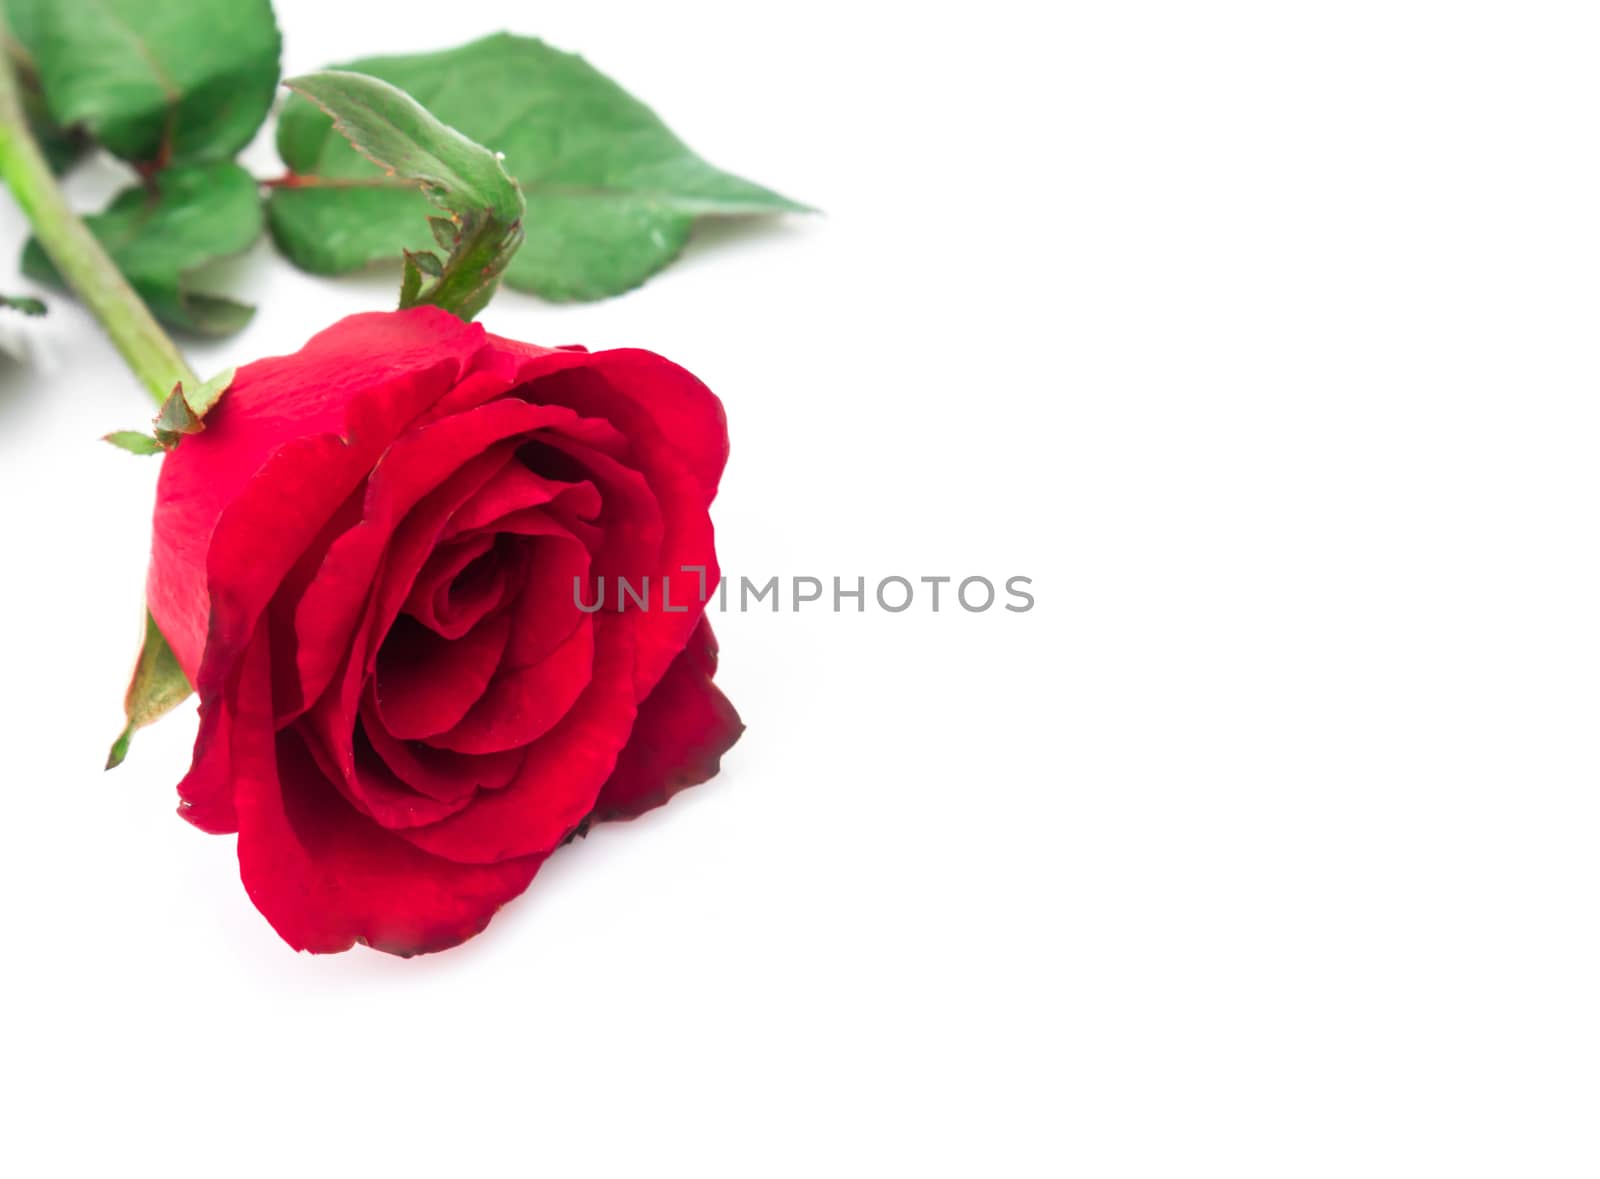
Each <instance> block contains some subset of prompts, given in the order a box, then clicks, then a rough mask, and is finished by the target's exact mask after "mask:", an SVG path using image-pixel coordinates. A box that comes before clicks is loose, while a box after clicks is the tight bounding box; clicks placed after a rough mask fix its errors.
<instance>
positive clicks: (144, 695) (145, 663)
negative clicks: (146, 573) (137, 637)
mask: <svg viewBox="0 0 1600 1179" xmlns="http://www.w3.org/2000/svg"><path fill="white" fill-rule="evenodd" d="M193 690H194V689H193V688H191V687H190V686H189V681H188V680H187V679H185V678H184V675H183V668H181V667H179V666H178V658H177V656H175V655H174V654H173V653H172V648H171V647H170V646H169V645H168V644H167V639H166V636H165V635H163V634H162V633H161V630H160V628H159V627H157V626H156V620H155V619H154V618H152V617H150V614H149V612H148V611H146V613H145V616H144V644H143V645H142V646H141V647H140V649H139V662H138V663H137V664H136V665H135V666H134V669H133V682H132V683H130V684H129V685H128V695H127V698H126V700H125V701H124V705H123V711H124V712H125V713H126V714H127V717H128V724H127V727H126V728H124V729H123V730H122V732H121V733H120V734H119V735H118V737H117V739H116V741H114V742H113V743H112V745H111V755H110V756H109V757H107V758H106V769H108V770H112V769H115V768H116V767H117V766H119V765H121V764H122V760H123V758H125V757H127V756H128V743H129V742H130V741H132V740H133V735H134V733H136V732H138V731H139V730H140V729H142V728H144V727H145V726H146V725H148V724H151V723H153V722H155V721H157V720H160V719H161V718H162V717H163V716H165V715H166V714H167V713H169V712H171V711H172V710H173V709H174V708H176V707H177V706H178V705H179V704H182V703H183V701H184V699H185V698H186V697H187V696H188V695H189V693H190V692H192V691H193Z"/></svg>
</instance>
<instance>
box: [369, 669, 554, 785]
mask: <svg viewBox="0 0 1600 1179" xmlns="http://www.w3.org/2000/svg"><path fill="white" fill-rule="evenodd" d="M360 719H361V725H362V728H363V730H364V732H365V734H366V737H367V739H368V740H369V741H370V742H371V743H372V748H373V751H374V752H375V753H377V755H378V756H379V757H381V758H382V759H383V762H384V764H385V765H387V766H388V767H389V769H390V770H391V771H393V773H394V775H395V777H397V778H399V779H400V780H401V781H402V782H404V783H405V784H406V785H407V786H410V787H411V788H412V789H413V790H415V791H417V793H419V794H426V795H427V796H428V797H430V798H437V799H439V800H440V801H441V802H453V801H455V800H456V799H458V798H460V797H461V796H462V795H463V794H467V795H470V794H473V793H476V792H477V791H479V790H498V789H500V788H501V787H502V786H504V785H506V784H507V783H508V782H510V781H511V779H512V778H514V777H515V776H516V773H517V770H518V769H519V768H521V766H522V761H523V757H524V756H525V755H524V751H523V750H521V749H510V750H506V751H505V752H502V753H486V754H483V755H481V756H474V755H473V754H469V753H452V752H451V751H450V750H448V749H433V748H431V747H429V746H427V745H424V744H422V742H420V741H401V740H398V739H396V738H394V737H391V736H390V735H389V734H388V733H386V732H385V731H384V729H383V724H382V722H381V721H380V720H379V719H378V715H377V709H376V707H375V706H374V704H373V702H372V685H371V683H370V681H369V682H368V685H367V691H366V694H365V695H364V696H363V697H362V701H361V713H360Z"/></svg>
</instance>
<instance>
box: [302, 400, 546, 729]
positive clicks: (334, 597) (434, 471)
mask: <svg viewBox="0 0 1600 1179" xmlns="http://www.w3.org/2000/svg"><path fill="white" fill-rule="evenodd" d="M573 420H575V419H574V417H573V414H572V412H571V411H570V410H567V409H565V408H563V407H560V406H550V407H545V406H533V405H528V404H527V403H526V402H523V401H519V400H516V399H514V398H506V399H501V400H498V401H493V402H490V403H489V404H487V405H483V406H480V407H478V408H477V409H473V410H470V411H468V412H465V413H460V414H456V415H455V416H453V417H447V418H442V419H440V420H439V421H436V422H434V423H432V424H431V425H428V426H425V427H423V428H421V429H418V430H413V431H411V432H409V433H407V434H406V435H405V436H404V437H402V438H400V439H398V440H397V441H396V442H395V443H394V444H393V445H392V446H390V447H389V449H388V451H387V452H386V453H385V454H384V456H383V461H382V462H381V463H379V464H378V466H377V468H376V470H374V471H373V472H372V477H371V479H370V480H369V481H368V483H367V498H366V502H365V503H364V505H363V506H362V512H361V517H362V518H361V523H359V524H357V525H356V526H355V527H354V528H352V529H350V531H349V532H347V533H345V534H344V535H343V536H341V537H340V538H339V539H338V540H337V541H335V542H334V543H333V545H332V546H331V547H330V548H329V550H328V556H327V559H326V560H324V561H323V562H322V566H321V568H320V569H318V571H317V575H316V577H315V578H314V579H313V580H312V582H311V585H310V586H309V587H308V588H307V590H306V593H305V596H304V597H303V598H301V600H300V605H299V607H298V609H296V611H295V627H294V629H295V637H296V639H297V640H298V641H299V644H300V647H299V660H300V680H301V683H302V684H303V685H304V689H303V691H304V696H305V698H306V699H314V698H315V697H316V696H318V695H320V694H321V692H322V690H323V688H325V687H326V686H327V684H328V683H329V682H330V681H331V680H332V679H333V676H334V674H335V672H336V671H337V669H338V667H339V664H340V663H341V661H342V660H343V657H344V653H345V651H346V650H347V649H348V646H349V641H350V637H351V634H352V632H353V631H354V629H355V626H356V623H357V620H358V619H359V618H360V616H361V613H362V611H363V608H364V607H365V606H366V603H367V601H368V598H369V596H370V591H371V589H372V584H373V581H374V579H375V577H376V574H377V571H378V568H379V566H380V564H381V563H382V561H383V557H384V553H385V550H386V548H387V547H388V544H389V540H390V537H391V536H392V535H393V533H394V531H395V529H396V528H397V527H398V526H399V525H400V522H401V521H402V520H403V519H405V517H406V515H407V514H408V513H409V512H410V511H411V509H412V508H413V507H415V506H416V505H417V504H418V503H419V502H421V501H422V500H423V499H424V498H425V497H427V496H428V495H429V493H431V492H433V491H435V490H436V489H437V488H438V487H439V486H440V485H441V484H442V483H443V482H444V481H445V480H447V479H448V478H449V477H450V476H451V475H452V474H454V473H455V472H456V471H458V470H460V469H461V468H462V467H463V466H465V465H467V464H468V463H470V462H472V461H473V460H474V459H477V458H478V457H479V456H482V455H484V454H485V453H492V452H493V448H494V447H495V444H496V443H499V442H503V441H505V440H506V439H509V438H512V437H515V436H516V435H518V434H522V433H525V432H527V431H530V430H534V429H536V428H538V427H539V426H543V425H549V424H552V423H557V422H567V421H573ZM489 473H491V474H492V472H489ZM474 490H476V489H474ZM430 547H431V546H430ZM407 588H408V589H409V585H408V587H407Z"/></svg>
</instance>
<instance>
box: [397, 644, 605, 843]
mask: <svg viewBox="0 0 1600 1179" xmlns="http://www.w3.org/2000/svg"><path fill="white" fill-rule="evenodd" d="M594 629H595V661H594V675H593V678H592V679H591V680H590V681H589V686H588V688H587V689H586V690H585V691H584V693H583V695H582V696H580V697H579V698H578V701H577V703H576V704H574V705H573V706H572V708H571V709H570V710H569V711H568V712H567V714H566V715H565V716H564V717H562V719H561V722H560V723H559V724H558V725H556V727H555V728H553V729H552V730H550V732H548V733H546V734H545V735H544V736H543V737H542V738H541V739H540V740H538V741H536V742H535V743H534V744H532V745H530V746H528V748H527V755H526V758H525V759H524V761H523V763H522V767H521V769H519V770H518V771H517V776H516V777H515V778H514V779H512V781H511V783H510V784H509V785H507V786H506V787H505V788H504V789H501V790H494V791H488V792H485V793H482V794H479V795H478V797H477V798H476V799H475V800H474V801H473V803H472V805H471V806H469V807H467V808H466V809H465V810H463V811H462V812H460V813H459V814H456V815H452V816H451V817H450V818H448V819H445V820H443V821H442V822H439V823H435V824H433V825H432V826H428V827H416V828H412V829H409V830H406V831H403V832H399V834H401V835H403V836H404V837H405V838H407V839H409V840H411V841H412V842H413V843H415V844H417V846H419V847H421V848H424V849H425V850H427V851H430V852H433V853H434V854H435V855H440V856H446V857H448V858H449V859H452V860H460V861H462V862H464V863H488V862H490V861H494V860H502V859H508V858H513V857H517V856H526V855H546V854H548V853H549V852H550V851H551V850H552V849H554V848H555V847H556V846H557V845H559V844H560V842H561V841H562V840H563V839H565V838H566V837H567V835H568V834H569V833H570V832H571V831H572V830H573V828H575V827H576V826H577V825H578V823H579V822H581V821H582V819H583V818H584V816H586V815H587V814H588V813H589V812H590V811H591V810H593V809H594V800H595V797H596V796H597V795H598V794H599V792H600V786H601V784H602V783H603V782H605V780H606V778H608V777H609V776H610V774H611V769H612V767H613V766H614V765H616V761H617V754H618V753H619V752H621V750H622V747H623V745H624V744H626V743H627V740H628V733H629V732H630V731H631V730H632V728H633V714H634V705H633V692H632V685H631V682H630V679H629V675H628V669H629V667H630V666H631V665H632V662H633V647H632V634H631V632H630V631H629V630H628V628H627V627H625V626H620V625H617V619H616V618H615V617H613V616H607V615H603V614H597V615H595V628H594Z"/></svg>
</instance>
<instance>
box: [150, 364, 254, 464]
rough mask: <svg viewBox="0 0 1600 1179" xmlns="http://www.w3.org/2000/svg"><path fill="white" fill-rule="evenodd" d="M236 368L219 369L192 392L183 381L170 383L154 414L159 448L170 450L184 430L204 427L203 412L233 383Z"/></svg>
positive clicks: (176, 443) (214, 403) (196, 432)
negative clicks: (169, 389)
mask: <svg viewBox="0 0 1600 1179" xmlns="http://www.w3.org/2000/svg"><path fill="white" fill-rule="evenodd" d="M237 371H238V370H237V369H231V368H230V369H228V370H227V371H226V372H222V373H218V374H217V375H216V376H214V377H212V378H211V379H210V380H209V381H202V382H201V383H200V384H199V385H198V386H196V387H195V389H194V390H193V392H185V391H184V388H183V382H182V381H179V382H178V383H177V384H176V385H174V386H173V387H172V392H171V393H169V394H168V395H167V399H166V400H165V401H163V402H162V403H161V412H159V413H158V414H156V427H155V441H156V444H157V445H158V446H160V447H161V449H162V450H171V449H172V448H173V447H175V446H177V445H178V443H179V442H181V441H183V437H184V435H186V434H198V433H200V431H201V430H204V429H205V428H206V425H205V420H204V419H205V416H206V414H208V413H210V412H211V409H212V407H213V406H215V405H216V404H217V400H218V399H219V398H220V397H221V396H222V394H223V393H224V392H226V391H227V388H228V386H229V385H231V384H233V378H234V374H235V373H236V372H237Z"/></svg>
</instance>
